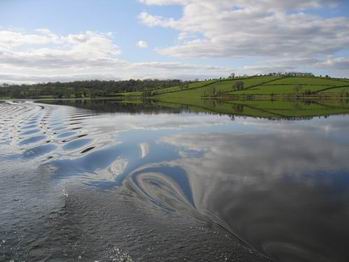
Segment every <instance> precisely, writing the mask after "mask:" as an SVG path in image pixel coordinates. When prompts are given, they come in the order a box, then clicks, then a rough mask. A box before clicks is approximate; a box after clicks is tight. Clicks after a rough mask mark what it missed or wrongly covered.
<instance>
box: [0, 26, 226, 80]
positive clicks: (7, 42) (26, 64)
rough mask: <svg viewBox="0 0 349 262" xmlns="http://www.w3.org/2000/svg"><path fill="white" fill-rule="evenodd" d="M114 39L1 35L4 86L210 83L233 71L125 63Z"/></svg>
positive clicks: (88, 34)
mask: <svg viewBox="0 0 349 262" xmlns="http://www.w3.org/2000/svg"><path fill="white" fill-rule="evenodd" d="M120 53H121V50H120V48H119V47H118V46H117V45H116V44H115V43H114V42H113V39H112V35H111V34H109V33H107V34H104V33H97V32H91V31H87V32H84V33H80V34H68V35H59V34H55V33H53V32H51V31H49V30H47V29H39V30H36V31H34V32H21V31H16V30H0V72H1V74H0V83H1V82H25V83H27V82H29V83H30V82H47V81H71V80H82V79H103V80H109V79H110V80H119V79H129V78H140V79H144V78H163V79H165V78H181V79H194V78H208V77H218V76H222V75H228V74H229V73H230V72H231V71H232V69H231V68H224V67H212V66H205V65H193V64H184V63H174V62H171V63H170V62H143V63H131V62H129V61H126V60H123V59H121V58H120V56H119V55H120Z"/></svg>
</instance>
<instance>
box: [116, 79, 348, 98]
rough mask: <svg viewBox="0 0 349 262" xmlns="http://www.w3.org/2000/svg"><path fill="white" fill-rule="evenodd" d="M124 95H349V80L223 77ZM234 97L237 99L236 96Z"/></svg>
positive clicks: (194, 96) (229, 96) (164, 96)
mask: <svg viewBox="0 0 349 262" xmlns="http://www.w3.org/2000/svg"><path fill="white" fill-rule="evenodd" d="M238 81H240V82H243V89H242V90H236V82H238ZM122 95H124V96H140V95H143V96H147V97H152V98H155V99H159V100H166V101H167V100H173V101H177V100H178V99H181V100H182V101H189V100H190V101H192V100H196V99H199V98H200V99H201V98H209V97H220V98H222V97H223V98H226V99H228V100H229V98H231V100H236V98H238V97H242V98H245V97H246V96H248V97H256V98H258V97H263V96H264V97H265V96H267V97H268V96H269V97H270V96H279V97H304V96H307V97H324V96H325V97H326V96H331V97H347V96H349V80H348V79H335V78H323V77H287V76H255V77H246V78H238V79H220V80H209V81H198V82H192V83H190V84H188V85H182V86H175V87H170V88H163V89H157V90H153V91H152V92H148V93H147V94H145V93H141V92H137V93H136V92H134V93H124V94H122ZM233 98H234V99H233Z"/></svg>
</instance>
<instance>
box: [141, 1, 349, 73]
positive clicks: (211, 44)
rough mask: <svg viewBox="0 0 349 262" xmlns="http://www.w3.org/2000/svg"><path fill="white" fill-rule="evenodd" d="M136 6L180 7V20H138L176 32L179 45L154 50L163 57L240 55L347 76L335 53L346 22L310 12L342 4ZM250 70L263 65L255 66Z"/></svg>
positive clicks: (348, 31) (341, 46) (145, 16)
mask: <svg viewBox="0 0 349 262" xmlns="http://www.w3.org/2000/svg"><path fill="white" fill-rule="evenodd" d="M140 2H142V3H143V4H146V5H180V6H181V7H182V16H181V17H180V18H178V19H175V18H173V17H161V16H155V15H152V14H150V13H148V12H142V13H141V14H140V15H139V17H138V18H139V20H140V21H141V23H143V24H144V25H146V26H149V27H163V28H169V29H173V30H176V31H178V42H177V43H175V44H174V45H172V46H169V47H165V48H160V49H159V50H158V52H159V53H160V54H162V55H167V56H174V57H181V58H187V57H199V58H202V57H208V58H217V57H224V58H230V59H232V60H234V59H238V58H241V57H242V58H246V57H252V58H259V59H264V60H265V58H267V59H268V61H271V62H272V63H273V64H275V69H278V68H285V69H296V68H297V67H299V66H308V67H312V68H317V69H319V68H324V69H329V68H331V69H334V70H345V71H346V73H348V68H347V67H345V66H343V61H347V60H348V58H347V57H340V56H338V55H337V54H338V53H339V52H343V51H347V50H348V46H349V18H348V17H331V18H325V17H322V16H320V15H314V14H311V12H310V11H312V10H313V9H321V8H335V7H338V6H339V5H340V4H341V2H342V1H340V0H314V1H309V0H292V1H291V0H288V1H279V0H263V1H260V0H221V1H212V0H140ZM327 12H328V11H327ZM290 58H292V59H293V61H297V62H298V64H297V66H295V62H293V63H292V61H291V63H289V64H287V65H286V66H285V60H286V59H288V60H290ZM310 60H311V61H312V62H311V63H309V61H310ZM306 61H307V62H306ZM299 62H301V63H300V64H299ZM304 62H306V63H304ZM344 65H346V64H345V62H344ZM253 67H255V68H256V67H263V66H262V65H261V64H258V65H253ZM265 68H268V67H265ZM245 69H248V68H245Z"/></svg>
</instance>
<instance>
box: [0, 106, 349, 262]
mask: <svg viewBox="0 0 349 262" xmlns="http://www.w3.org/2000/svg"><path fill="white" fill-rule="evenodd" d="M113 111H114V112H110V113H108V112H103V113H101V112H97V111H92V110H88V109H82V108H77V107H70V106H63V105H46V104H37V103H32V102H23V103H11V102H4V103H0V207H1V209H0V261H11V260H13V261H270V260H272V261H314V262H315V261H316V262H321V261H338V262H340V261H349V251H348V244H349V224H348V223H347V221H348V219H349V202H348V199H349V161H348V156H349V135H348V134H349V133H348V132H349V117H348V116H332V117H329V118H318V119H313V120H297V121H286V120H278V121H275V120H274V121H272V120H264V119H253V118H239V117H237V118H232V117H230V116H219V115H210V114H203V113H201V114H200V113H190V112H173V110H164V109H161V108H157V109H156V110H146V111H144V110H143V111H140V112H139V111H138V112H137V110H136V111H135V110H130V108H126V109H124V110H121V108H118V110H113ZM131 111H132V113H131Z"/></svg>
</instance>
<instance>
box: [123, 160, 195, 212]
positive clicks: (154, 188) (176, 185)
mask: <svg viewBox="0 0 349 262" xmlns="http://www.w3.org/2000/svg"><path fill="white" fill-rule="evenodd" d="M126 184H127V185H129V186H131V187H132V188H133V189H134V190H136V191H137V192H138V196H139V197H141V198H144V199H146V200H147V201H151V202H153V203H154V204H156V205H157V206H159V207H161V208H163V209H166V210H169V211H178V210H182V209H183V208H186V209H188V208H194V206H195V205H194V202H193V196H192V191H191V187H190V184H189V181H188V177H187V174H186V173H185V171H184V170H183V169H181V168H180V167H175V166H165V165H160V166H155V167H146V168H141V169H139V170H136V171H134V172H133V173H132V174H130V175H129V176H128V177H127V180H126Z"/></svg>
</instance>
